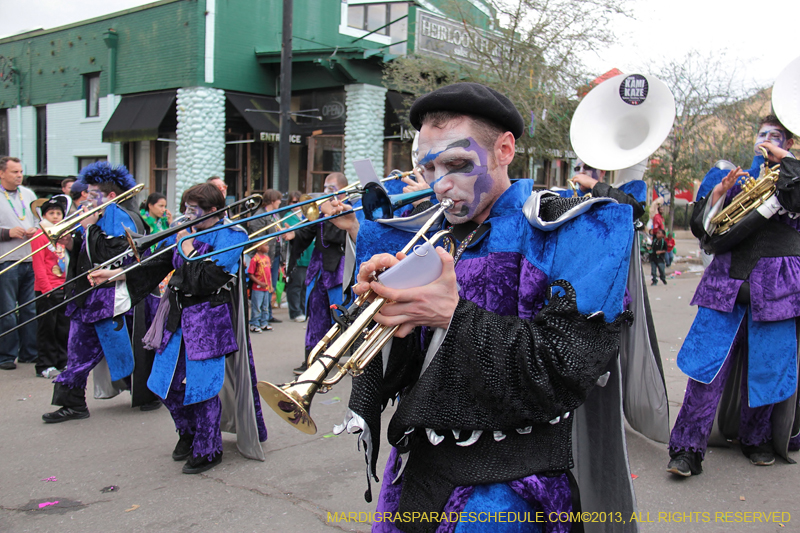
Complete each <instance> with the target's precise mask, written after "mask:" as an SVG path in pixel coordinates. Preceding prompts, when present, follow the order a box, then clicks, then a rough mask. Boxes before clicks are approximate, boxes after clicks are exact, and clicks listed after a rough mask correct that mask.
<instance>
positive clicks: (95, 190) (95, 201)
mask: <svg viewBox="0 0 800 533" xmlns="http://www.w3.org/2000/svg"><path fill="white" fill-rule="evenodd" d="M87 188H88V193H89V202H90V203H91V205H92V207H100V206H101V205H103V204H104V203H105V199H106V195H105V193H104V192H103V191H101V190H100V188H99V187H98V186H97V185H89V186H88V187H87Z"/></svg>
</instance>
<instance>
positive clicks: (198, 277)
mask: <svg viewBox="0 0 800 533" xmlns="http://www.w3.org/2000/svg"><path fill="white" fill-rule="evenodd" d="M235 281H236V276H235V275H234V274H231V273H230V272H228V271H227V270H225V269H224V268H222V267H221V266H219V265H217V264H216V263H214V262H213V261H184V263H183V266H181V267H180V268H179V269H177V270H175V274H173V275H172V278H171V279H170V281H169V286H170V287H173V288H174V289H177V290H179V291H181V292H182V293H184V294H186V295H190V296H209V295H211V294H214V293H215V292H217V291H218V290H219V289H221V288H222V287H224V286H225V285H227V284H229V283H233V282H235Z"/></svg>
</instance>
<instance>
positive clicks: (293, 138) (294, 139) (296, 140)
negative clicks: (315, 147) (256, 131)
mask: <svg viewBox="0 0 800 533" xmlns="http://www.w3.org/2000/svg"><path fill="white" fill-rule="evenodd" d="M280 140H281V134H280V133H269V132H266V131H262V132H261V142H265V143H276V142H280ZM289 143H290V144H303V137H302V135H289Z"/></svg>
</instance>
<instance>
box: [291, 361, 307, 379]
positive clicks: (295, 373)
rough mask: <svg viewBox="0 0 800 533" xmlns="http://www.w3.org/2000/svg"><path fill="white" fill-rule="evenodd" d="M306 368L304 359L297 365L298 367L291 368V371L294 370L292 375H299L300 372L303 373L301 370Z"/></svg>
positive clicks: (303, 370)
mask: <svg viewBox="0 0 800 533" xmlns="http://www.w3.org/2000/svg"><path fill="white" fill-rule="evenodd" d="M306 370H308V365H307V364H306V362H305V361H303V364H302V365H300V366H298V367H297V368H295V369H294V370H292V372H294V375H295V376H299V375H300V374H302V373H303V372H305V371H306Z"/></svg>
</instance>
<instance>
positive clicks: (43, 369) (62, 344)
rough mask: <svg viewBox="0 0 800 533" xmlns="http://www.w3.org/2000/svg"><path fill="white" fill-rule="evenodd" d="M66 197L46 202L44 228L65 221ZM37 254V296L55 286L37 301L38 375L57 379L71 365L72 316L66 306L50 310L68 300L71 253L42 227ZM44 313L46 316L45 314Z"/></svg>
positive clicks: (36, 238)
mask: <svg viewBox="0 0 800 533" xmlns="http://www.w3.org/2000/svg"><path fill="white" fill-rule="evenodd" d="M67 205H68V203H67V199H66V197H65V196H54V197H53V198H51V199H49V200H48V201H47V202H45V203H44V204H42V206H41V213H42V227H51V226H54V225H55V224H58V223H59V222H61V220H62V219H63V218H64V213H66V211H67V209H68V208H67ZM40 248H43V249H42V250H41V251H40V252H37V253H36V254H35V255H34V256H33V274H34V277H35V279H34V284H33V288H34V291H35V292H36V296H40V295H42V294H44V293H46V292H49V291H51V290H53V289H58V288H59V287H61V289H60V290H56V291H55V292H53V293H52V294H51V295H50V296H47V297H46V298H41V299H40V300H37V301H36V314H37V315H40V318H38V320H37V321H36V324H37V335H36V345H37V348H38V351H39V356H38V358H37V360H36V375H37V376H39V377H43V378H48V379H49V378H54V377H56V376H57V375H58V374H59V372H60V370H63V369H64V367H65V366H67V340H68V339H69V319H68V318H67V316H66V314H64V313H65V308H63V307H62V308H61V309H59V310H57V311H54V312H52V313H47V314H45V313H46V312H47V311H49V310H50V309H51V308H52V307H54V306H56V305H57V304H59V303H60V302H62V301H63V300H64V288H63V285H64V282H65V281H66V280H67V267H68V266H69V254H68V253H67V251H66V250H65V249H64V246H63V245H61V244H59V243H56V244H52V243H50V240H49V239H48V238H47V236H46V235H45V234H44V232H42V230H39V231H38V232H37V233H36V236H35V239H34V241H33V243H32V244H31V249H32V250H38V249H40ZM41 315H44V316H41Z"/></svg>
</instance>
